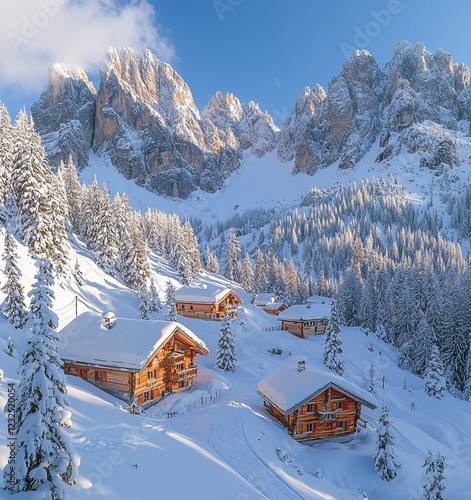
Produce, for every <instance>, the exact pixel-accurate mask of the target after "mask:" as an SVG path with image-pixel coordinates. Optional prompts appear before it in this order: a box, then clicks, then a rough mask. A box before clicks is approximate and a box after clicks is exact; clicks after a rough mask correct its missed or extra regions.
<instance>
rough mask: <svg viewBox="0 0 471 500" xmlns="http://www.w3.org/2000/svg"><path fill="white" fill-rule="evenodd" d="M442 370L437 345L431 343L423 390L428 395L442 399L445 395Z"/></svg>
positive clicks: (444, 381)
mask: <svg viewBox="0 0 471 500" xmlns="http://www.w3.org/2000/svg"><path fill="white" fill-rule="evenodd" d="M443 371H444V370H443V363H442V360H441V359H440V352H439V350H438V346H437V345H436V344H433V345H432V349H431V353H430V358H429V359H428V362H427V369H426V371H425V392H426V393H427V394H428V395H429V396H431V397H434V398H437V399H442V398H443V396H444V395H445V390H446V380H445V377H444V374H443Z"/></svg>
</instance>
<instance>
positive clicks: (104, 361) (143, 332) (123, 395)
mask: <svg viewBox="0 0 471 500" xmlns="http://www.w3.org/2000/svg"><path fill="white" fill-rule="evenodd" d="M59 337H60V342H59V354H60V356H61V359H62V362H63V368H64V371H65V373H66V374H68V375H75V376H78V377H81V378H83V379H84V380H87V381H88V382H90V383H91V384H93V385H95V386H97V387H99V388H100V389H103V390H104V391H106V392H108V393H110V394H112V395H113V396H115V397H117V398H119V399H122V400H124V401H126V402H127V403H128V404H130V405H135V406H138V407H139V406H140V407H144V408H145V407H147V406H150V405H151V404H153V403H155V402H157V401H159V400H160V399H162V398H163V397H165V396H167V395H168V394H171V393H173V392H176V391H182V390H187V389H189V388H190V387H192V385H193V379H194V378H195V377H196V375H197V373H198V369H197V366H196V363H195V358H196V355H197V354H202V355H207V354H208V349H207V348H206V346H205V344H204V342H203V341H202V340H200V339H199V338H198V337H197V336H196V335H195V334H194V333H193V332H192V331H191V330H189V329H188V328H186V327H184V326H183V325H181V324H180V323H176V322H171V321H154V320H135V319H125V318H116V319H115V320H114V326H113V327H112V328H109V326H108V323H107V322H106V319H105V318H102V316H101V315H100V314H98V313H94V312H86V313H83V314H81V315H80V316H79V317H78V318H76V319H75V320H73V321H71V322H70V323H69V324H68V325H67V326H66V327H65V328H64V329H63V330H62V331H61V332H60V335H59Z"/></svg>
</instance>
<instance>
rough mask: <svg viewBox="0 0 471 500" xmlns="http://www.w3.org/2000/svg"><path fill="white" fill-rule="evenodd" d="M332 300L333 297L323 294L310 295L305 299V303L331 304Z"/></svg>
mask: <svg viewBox="0 0 471 500" xmlns="http://www.w3.org/2000/svg"><path fill="white" fill-rule="evenodd" d="M332 300H333V299H332V298H331V297H325V296H324V295H311V296H310V297H308V298H307V299H306V303H310V304H330V305H332Z"/></svg>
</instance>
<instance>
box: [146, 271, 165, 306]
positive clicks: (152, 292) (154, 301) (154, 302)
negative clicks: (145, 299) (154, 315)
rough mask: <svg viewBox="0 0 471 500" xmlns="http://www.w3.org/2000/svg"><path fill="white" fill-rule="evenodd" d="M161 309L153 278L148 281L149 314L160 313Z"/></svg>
mask: <svg viewBox="0 0 471 500" xmlns="http://www.w3.org/2000/svg"><path fill="white" fill-rule="evenodd" d="M160 309H162V305H161V303H160V298H159V292H158V291H157V287H156V286H155V280H154V277H152V278H151V279H150V287H149V311H150V312H160Z"/></svg>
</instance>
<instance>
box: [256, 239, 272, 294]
mask: <svg viewBox="0 0 471 500" xmlns="http://www.w3.org/2000/svg"><path fill="white" fill-rule="evenodd" d="M254 281H255V282H254V287H255V292H256V293H263V292H266V291H267V281H268V277H267V267H266V263H265V259H264V258H263V255H262V252H261V251H260V249H259V248H257V250H256V251H255V266H254ZM272 291H273V290H272Z"/></svg>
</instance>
